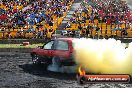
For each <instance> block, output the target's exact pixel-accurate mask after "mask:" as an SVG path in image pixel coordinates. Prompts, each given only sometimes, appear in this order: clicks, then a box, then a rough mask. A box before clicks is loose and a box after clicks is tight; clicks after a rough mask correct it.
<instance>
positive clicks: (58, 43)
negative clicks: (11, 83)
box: [31, 38, 75, 66]
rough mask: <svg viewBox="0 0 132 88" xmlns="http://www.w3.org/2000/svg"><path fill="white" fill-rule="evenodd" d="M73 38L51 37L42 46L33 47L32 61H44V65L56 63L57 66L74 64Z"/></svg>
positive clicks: (37, 62) (38, 62) (39, 62)
mask: <svg viewBox="0 0 132 88" xmlns="http://www.w3.org/2000/svg"><path fill="white" fill-rule="evenodd" d="M73 40H74V38H58V39H53V40H51V41H49V42H48V43H46V44H44V45H43V46H41V47H38V48H35V49H33V50H32V51H31V56H32V61H33V63H35V64H41V63H44V64H45V65H49V64H51V63H57V64H58V65H59V66H62V65H63V66H73V65H75V61H74V56H73V51H74V48H73ZM53 61H54V62H53Z"/></svg>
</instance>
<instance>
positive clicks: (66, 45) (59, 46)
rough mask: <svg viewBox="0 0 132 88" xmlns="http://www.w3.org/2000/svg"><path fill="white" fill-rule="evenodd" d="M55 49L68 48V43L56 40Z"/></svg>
mask: <svg viewBox="0 0 132 88" xmlns="http://www.w3.org/2000/svg"><path fill="white" fill-rule="evenodd" d="M56 50H68V43H67V42H66V41H58V43H57V46H56Z"/></svg>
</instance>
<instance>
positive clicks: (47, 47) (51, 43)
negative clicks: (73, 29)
mask: <svg viewBox="0 0 132 88" xmlns="http://www.w3.org/2000/svg"><path fill="white" fill-rule="evenodd" d="M53 43H54V41H50V42H48V43H47V44H46V45H45V46H44V49H52V46H53Z"/></svg>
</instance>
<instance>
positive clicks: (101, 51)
mask: <svg viewBox="0 0 132 88" xmlns="http://www.w3.org/2000/svg"><path fill="white" fill-rule="evenodd" d="M74 47H75V54H74V55H75V58H76V59H75V60H76V62H77V63H78V64H79V65H81V66H83V67H84V68H85V69H86V70H87V71H88V72H94V73H101V74H130V75H132V43H130V44H129V47H128V48H126V49H125V47H124V46H123V44H122V43H121V41H119V40H118V41H117V40H115V39H108V40H105V39H102V40H93V39H85V38H82V39H75V40H74Z"/></svg>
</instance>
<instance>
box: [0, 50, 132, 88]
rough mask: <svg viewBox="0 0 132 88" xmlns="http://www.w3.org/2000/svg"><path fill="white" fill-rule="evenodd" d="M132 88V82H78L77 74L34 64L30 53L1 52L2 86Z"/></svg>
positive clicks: (29, 87) (20, 87)
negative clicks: (48, 69)
mask: <svg viewBox="0 0 132 88" xmlns="http://www.w3.org/2000/svg"><path fill="white" fill-rule="evenodd" d="M83 87H89V88H113V87H114V88H132V84H87V85H84V86H81V85H79V84H77V81H76V74H66V73H54V72H50V71H47V70H46V68H45V67H44V66H43V65H42V66H37V65H33V64H32V62H31V57H30V54H29V53H18V52H17V53H13V52H12V53H11V52H10V53H9V52H4V53H2V52H0V88H83Z"/></svg>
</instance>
